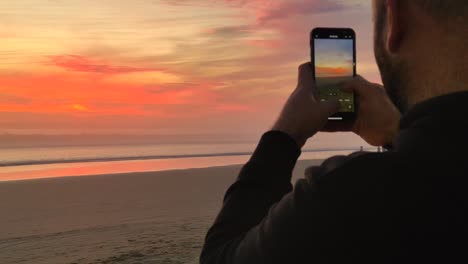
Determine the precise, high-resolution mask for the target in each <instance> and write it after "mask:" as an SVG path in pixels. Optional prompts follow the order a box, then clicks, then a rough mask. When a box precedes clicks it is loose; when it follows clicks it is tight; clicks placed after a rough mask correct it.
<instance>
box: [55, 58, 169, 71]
mask: <svg viewBox="0 0 468 264" xmlns="http://www.w3.org/2000/svg"><path fill="white" fill-rule="evenodd" d="M49 59H50V61H49V62H48V63H49V64H52V65H55V66H57V67H61V68H64V69H66V70H71V71H78V72H94V73H108V74H122V73H135V72H163V71H165V70H164V69H160V68H139V67H129V66H116V65H111V64H108V63H106V62H102V61H98V60H93V59H90V58H87V57H84V56H79V55H58V56H50V57H49Z"/></svg>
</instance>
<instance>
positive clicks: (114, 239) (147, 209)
mask: <svg viewBox="0 0 468 264" xmlns="http://www.w3.org/2000/svg"><path fill="white" fill-rule="evenodd" d="M319 163H320V161H299V162H298V165H297V166H296V169H295V171H294V176H293V181H295V180H296V179H297V178H300V177H302V175H303V171H304V169H305V167H306V166H309V165H313V164H319ZM240 168H241V166H240V165H234V166H226V167H212V168H203V169H188V170H175V171H162V172H145V173H127V174H119V175H99V176H86V177H64V178H50V179H38V180H23V181H10V182H0V212H2V216H1V217H0V263H8V264H10V263H44V264H54V263H76V264H85V263H86V264H88V263H141V264H143V263H167V264H172V263H184V264H185V263H189V264H190V263H198V256H199V254H200V250H201V246H202V243H203V238H204V236H205V234H206V231H207V229H208V227H209V226H210V224H211V223H212V221H213V219H214V217H215V215H216V213H217V212H218V210H219V208H220V205H221V201H222V197H223V195H224V192H225V191H226V189H227V188H228V187H229V185H230V184H231V183H232V182H233V181H234V180H235V178H236V176H237V174H238V172H239V170H240Z"/></svg>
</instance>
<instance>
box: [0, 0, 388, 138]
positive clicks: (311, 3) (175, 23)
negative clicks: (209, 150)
mask: <svg viewBox="0 0 468 264" xmlns="http://www.w3.org/2000/svg"><path fill="white" fill-rule="evenodd" d="M318 26H328V27H352V28H354V29H355V31H356V33H357V43H358V46H357V48H358V51H357V52H358V65H357V69H358V73H359V74H361V75H363V76H364V77H366V78H368V79H370V80H371V81H376V82H380V77H379V74H378V71H377V67H376V65H375V62H374V58H373V52H372V21H371V6H370V1H364V0H250V1H247V0H74V1H65V0H63V1H62V0H15V1H1V2H0V41H1V45H0V61H1V63H0V134H2V133H10V134H31V133H34V134H82V133H91V134H92V133H100V134H106V133H122V134H149V133H156V134H157V133H162V134H180V135H184V134H242V133H243V134H254V135H257V134H259V133H261V132H263V131H265V130H268V129H269V128H270V127H271V125H272V124H273V122H274V120H275V118H276V117H277V115H278V113H279V111H280V109H281V107H282V105H283V103H284V102H285V100H286V99H287V97H288V96H289V94H290V93H291V92H292V91H293V90H294V88H295V86H296V81H297V67H298V66H299V65H300V64H301V63H303V62H307V61H309V60H310V49H309V39H308V38H309V32H310V30H311V29H312V28H314V27H318ZM347 140H355V138H354V137H350V136H347Z"/></svg>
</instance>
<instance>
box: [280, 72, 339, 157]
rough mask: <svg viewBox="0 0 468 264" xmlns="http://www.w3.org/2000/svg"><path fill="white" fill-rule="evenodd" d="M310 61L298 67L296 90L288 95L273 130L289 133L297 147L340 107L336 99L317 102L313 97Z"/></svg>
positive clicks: (313, 88) (313, 84)
mask: <svg viewBox="0 0 468 264" xmlns="http://www.w3.org/2000/svg"><path fill="white" fill-rule="evenodd" d="M311 67H312V66H311V64H310V63H305V64H302V65H301V66H300V67H299V81H298V85H297V88H296V90H295V91H294V92H293V94H292V95H291V96H290V97H289V99H288V101H287V103H286V105H285V106H284V108H283V111H282V112H281V115H280V117H279V118H278V121H277V122H276V124H275V125H274V126H273V130H277V131H281V132H284V133H286V134H288V135H290V136H291V137H292V138H293V139H294V140H295V141H296V142H297V145H298V146H299V148H302V147H303V146H304V145H305V143H306V141H307V139H309V138H310V137H312V136H313V135H315V134H316V133H317V132H319V131H320V130H321V129H322V128H323V127H324V126H325V124H326V123H327V121H328V117H330V116H332V115H333V114H335V113H336V112H337V111H338V110H339V107H340V103H339V102H338V100H336V101H328V102H318V101H317V100H316V99H315V97H314V93H315V83H314V80H313V77H312V76H313V75H312V68H311Z"/></svg>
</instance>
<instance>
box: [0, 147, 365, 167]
mask: <svg viewBox="0 0 468 264" xmlns="http://www.w3.org/2000/svg"><path fill="white" fill-rule="evenodd" d="M326 151H331V152H333V151H356V148H348V149H308V150H303V151H302V152H303V153H314V152H326ZM252 153H253V152H225V153H209V154H182V155H147V156H122V157H93V158H69V159H45V160H17V161H7V162H1V161H0V167H12V166H29V165H47V164H66V163H92V162H112V161H135V160H162V159H183V158H210V157H226V156H248V155H252Z"/></svg>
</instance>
